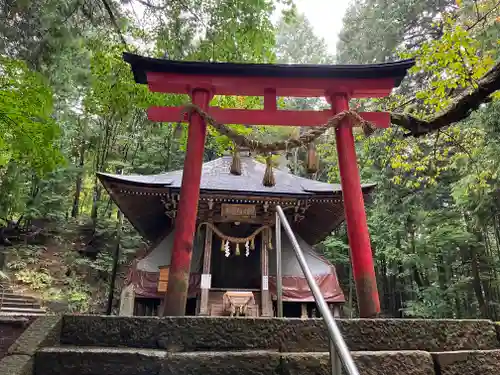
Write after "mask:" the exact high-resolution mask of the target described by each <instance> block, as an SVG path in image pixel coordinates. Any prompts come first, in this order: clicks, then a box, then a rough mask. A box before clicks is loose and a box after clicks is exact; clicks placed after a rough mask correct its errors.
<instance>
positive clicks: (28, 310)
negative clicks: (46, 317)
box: [0, 306, 46, 315]
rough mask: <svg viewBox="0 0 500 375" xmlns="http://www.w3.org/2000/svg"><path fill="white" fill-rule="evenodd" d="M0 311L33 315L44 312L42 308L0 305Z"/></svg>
mask: <svg viewBox="0 0 500 375" xmlns="http://www.w3.org/2000/svg"><path fill="white" fill-rule="evenodd" d="M0 312H1V313H2V314H4V313H10V314H17V315H34V314H39V315H42V314H46V311H45V310H43V309H37V308H30V307H3V306H2V307H1V308H0Z"/></svg>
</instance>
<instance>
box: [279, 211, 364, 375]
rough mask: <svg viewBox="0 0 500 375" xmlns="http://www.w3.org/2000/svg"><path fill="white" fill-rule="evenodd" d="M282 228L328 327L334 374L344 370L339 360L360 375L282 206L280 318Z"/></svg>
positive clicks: (280, 313) (280, 283) (280, 216)
mask: <svg viewBox="0 0 500 375" xmlns="http://www.w3.org/2000/svg"><path fill="white" fill-rule="evenodd" d="M281 226H283V228H285V232H286V234H287V235H288V238H289V239H290V241H291V242H292V245H293V249H294V251H295V255H296V256H297V259H298V261H299V264H300V268H302V272H303V273H304V275H305V277H306V280H307V283H308V284H309V288H310V289H311V292H312V294H313V296H314V299H315V300H316V305H317V306H318V309H319V311H320V312H321V315H322V317H323V320H324V321H325V324H326V327H327V329H328V335H329V338H330V363H331V365H332V374H334V375H340V374H341V370H342V369H341V368H340V363H339V362H338V359H340V361H341V362H342V365H344V368H345V369H346V371H347V374H348V375H359V371H358V368H357V366H356V364H355V363H354V360H353V358H352V356H351V352H350V351H349V348H348V347H347V345H346V343H345V341H344V338H343V337H342V333H341V332H340V330H339V327H338V326H337V323H336V322H335V318H334V317H333V314H332V312H331V311H330V309H329V308H328V305H327V303H326V301H325V298H324V297H323V294H321V291H320V289H319V286H318V284H316V281H315V280H314V277H313V275H312V273H311V270H310V268H309V266H308V265H307V261H306V258H305V256H304V252H303V251H302V249H301V248H300V245H299V243H298V242H297V238H296V237H295V235H294V234H293V231H292V228H291V227H290V224H289V223H288V219H287V218H286V216H285V213H284V212H283V209H282V208H281V206H276V260H277V270H276V286H277V288H276V289H277V293H276V294H277V303H278V306H277V311H278V317H282V316H283V299H282V293H283V290H282V278H281Z"/></svg>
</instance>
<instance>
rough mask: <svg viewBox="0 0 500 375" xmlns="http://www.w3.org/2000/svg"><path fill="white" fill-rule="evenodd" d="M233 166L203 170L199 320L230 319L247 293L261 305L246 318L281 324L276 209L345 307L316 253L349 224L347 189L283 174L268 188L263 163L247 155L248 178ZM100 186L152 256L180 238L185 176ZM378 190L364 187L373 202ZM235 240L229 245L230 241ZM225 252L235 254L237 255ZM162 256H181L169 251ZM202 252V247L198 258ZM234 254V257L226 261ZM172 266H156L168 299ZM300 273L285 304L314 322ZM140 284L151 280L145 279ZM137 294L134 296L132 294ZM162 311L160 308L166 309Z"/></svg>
mask: <svg viewBox="0 0 500 375" xmlns="http://www.w3.org/2000/svg"><path fill="white" fill-rule="evenodd" d="M230 164H231V157H222V158H220V159H216V160H214V161H211V162H208V163H205V164H204V165H203V168H202V177H201V186H202V190H201V193H200V198H199V202H198V211H197V218H196V227H197V234H196V236H197V237H200V235H201V236H203V238H201V239H200V238H199V239H198V240H199V242H200V244H201V254H199V256H198V255H195V256H194V258H196V259H198V258H199V259H200V266H199V268H197V267H194V268H192V269H191V278H190V280H191V282H192V285H190V291H191V292H190V294H189V296H188V297H189V299H191V300H192V299H196V312H195V313H196V314H197V315H227V314H228V309H227V306H225V302H224V301H225V298H226V297H229V298H237V297H239V295H238V293H239V294H241V293H243V294H244V296H246V297H249V299H251V300H253V301H254V302H253V303H252V304H251V306H248V310H247V311H245V312H244V314H243V315H245V316H249V315H250V316H273V314H274V312H273V296H275V291H273V288H275V286H276V282H275V277H274V275H275V262H273V261H274V260H275V255H272V254H274V252H273V250H274V249H273V248H272V244H273V241H274V239H275V230H274V224H275V222H274V221H275V206H276V205H278V204H279V205H280V206H282V207H283V208H284V210H285V212H286V214H287V216H288V217H289V221H290V223H291V225H292V227H293V228H294V230H295V232H296V233H297V235H298V236H299V237H300V238H301V240H303V241H304V242H305V243H304V245H303V246H304V249H305V250H306V251H308V256H311V257H312V258H311V259H313V260H314V261H315V262H320V263H321V264H322V267H323V268H322V270H319V271H318V272H317V275H316V274H315V277H316V276H317V277H318V280H319V282H320V283H321V289H322V291H323V292H324V296H325V298H326V299H327V301H328V303H329V304H330V305H331V306H332V308H333V307H335V306H339V305H341V304H342V303H343V302H344V300H345V299H344V295H343V293H342V289H341V288H340V285H339V282H338V279H337V276H336V272H335V269H334V266H333V265H331V264H330V263H329V262H328V261H326V260H324V259H320V257H319V256H318V255H317V254H315V253H314V252H313V250H312V248H311V247H310V246H309V245H308V244H315V243H318V242H319V241H321V240H323V239H324V238H325V237H326V236H327V235H329V234H330V233H331V232H332V230H334V229H335V228H336V227H338V225H339V224H340V223H342V221H343V220H344V211H343V204H342V192H341V189H340V185H336V184H327V183H322V182H319V181H313V180H309V179H305V178H301V177H298V176H293V175H291V174H289V173H287V172H285V171H281V170H275V171H274V173H275V177H276V185H275V186H274V187H272V188H266V187H264V186H262V184H261V179H262V175H263V174H264V171H265V168H266V166H265V165H264V164H261V163H258V162H257V161H255V159H253V158H252V157H250V156H249V155H243V156H242V157H241V164H242V174H241V175H233V174H231V173H230ZM99 178H100V180H101V182H102V183H103V185H104V186H105V188H106V190H107V191H108V192H109V193H110V195H111V196H112V197H113V199H114V201H115V202H116V203H117V204H118V206H119V207H120V209H121V210H122V212H123V213H124V214H125V216H126V217H127V218H128V219H129V221H130V222H131V223H132V225H134V226H135V228H136V229H137V230H138V231H139V232H140V233H141V234H142V235H143V236H144V237H145V238H146V239H148V240H150V241H151V243H152V244H153V246H152V249H155V246H157V244H158V243H160V242H161V241H162V240H163V239H164V238H165V236H169V235H172V233H174V232H175V229H174V227H175V223H176V217H177V215H178V208H179V202H180V187H181V181H182V171H173V172H167V173H164V174H160V175H152V176H151V175H150V176H126V175H125V176H124V175H109V174H99ZM252 184H253V185H252ZM373 188H374V185H373V184H371V185H364V186H363V191H364V192H365V194H369V193H370V192H371V190H372V189H373ZM252 189H253V190H252ZM238 190H239V191H238ZM157 228H161V230H158V229H157ZM253 233H257V235H256V236H255V238H253V239H252V240H250V239H248V240H247V241H243V242H240V244H239V245H238V248H237V247H236V246H237V244H236V242H235V241H237V240H239V239H241V238H245V237H248V236H252V234H253ZM221 236H222V237H221ZM227 238H228V239H229V241H225V240H226V239H227ZM226 242H229V243H226ZM169 246H170V245H169ZM225 246H229V249H228V248H226V247H225ZM285 247H286V244H285ZM160 250H161V251H168V250H171V251H173V249H168V248H167V247H165V248H163V249H160ZM288 250H290V252H289V253H287V252H286V249H285V251H284V253H283V254H282V258H283V259H284V263H287V264H289V265H290V264H291V263H293V262H296V259H295V255H294V254H293V252H292V250H291V247H290V248H289V249H288ZM153 251H155V250H153ZM197 251H198V248H197V246H195V249H194V252H195V253H196V252H197ZM226 251H229V253H228V254H226ZM236 252H238V253H237V254H236ZM270 257H272V259H270ZM152 258H154V256H153V257H152ZM291 258H293V259H291ZM315 258H318V259H315ZM169 260H170V259H168V257H166V258H165V259H163V260H162V261H160V264H158V260H156V262H157V264H156V265H155V266H157V267H158V268H159V278H158V281H157V291H158V292H159V293H165V292H168V288H169V285H168V284H169V280H168V275H169V273H170V263H168V262H169ZM194 262H195V260H193V263H194ZM167 263H168V264H167ZM271 264H273V265H271ZM292 268H293V267H292ZM295 268H296V269H297V270H298V274H294V273H293V272H294V271H293V270H292V271H291V272H290V273H288V274H286V275H284V280H285V288H286V287H287V285H288V287H289V288H291V289H294V288H295V289H296V290H295V291H293V293H291V294H290V295H289V296H288V299H285V300H287V301H288V302H287V303H288V304H289V305H290V306H291V308H292V309H295V310H294V311H297V308H295V307H294V306H299V307H302V312H301V316H304V315H306V316H307V315H308V314H309V315H311V311H310V310H311V307H312V306H313V305H314V303H313V302H312V295H311V294H310V291H309V289H308V286H307V285H306V281H305V279H304V278H303V275H302V272H301V270H300V269H299V267H298V264H296V267H295ZM325 270H326V271H325ZM198 271H199V277H197V276H198ZM139 278H140V279H142V278H144V276H141V277H138V278H137V279H139ZM226 279H227V280H226ZM242 281H243V282H242ZM137 282H138V283H140V281H137ZM130 283H133V280H130ZM287 283H288V284H287ZM290 285H292V286H291V287H290ZM127 286H128V285H127ZM133 289H134V288H131V289H130V291H131V293H133ZM142 289H143V286H141V285H139V286H138V287H136V293H137V296H138V298H142V297H144V295H147V296H148V297H150V300H151V298H153V299H155V298H157V294H156V291H154V292H153V293H151V291H149V292H148V293H146V294H144V295H141V293H140V290H142ZM127 290H129V289H127ZM285 296H287V294H286V290H285ZM154 304H155V306H158V303H156V302H155V303H154ZM306 306H308V307H309V313H306V312H305V311H306ZM155 311H156V310H155ZM292 316H293V315H292Z"/></svg>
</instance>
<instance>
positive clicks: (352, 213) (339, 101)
mask: <svg viewBox="0 0 500 375" xmlns="http://www.w3.org/2000/svg"><path fill="white" fill-rule="evenodd" d="M330 101H331V105H332V110H333V114H336V113H339V112H342V111H344V110H348V109H349V99H348V98H347V96H345V95H340V96H333V97H331V98H330ZM335 138H336V145H337V154H338V162H339V170H340V180H341V184H342V196H343V198H344V199H343V201H344V212H345V219H346V223H347V236H348V238H349V247H350V249H351V262H352V272H353V276H354V283H355V285H356V294H357V297H358V306H359V315H360V316H361V317H372V316H375V315H378V314H379V313H380V299H379V295H378V288H377V279H376V277H375V267H374V264H373V255H372V249H371V245H370V237H369V234H368V225H367V222H366V213H365V204H364V199H363V191H362V190H361V181H360V178H359V170H358V162H357V157H356V149H355V144H354V135H353V134H352V128H351V127H350V126H342V127H340V128H338V129H335Z"/></svg>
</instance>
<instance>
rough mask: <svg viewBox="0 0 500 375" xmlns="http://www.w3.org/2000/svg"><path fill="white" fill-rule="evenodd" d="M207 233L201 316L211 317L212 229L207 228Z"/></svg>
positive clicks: (202, 277) (202, 276)
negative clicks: (209, 304) (209, 303)
mask: <svg viewBox="0 0 500 375" xmlns="http://www.w3.org/2000/svg"><path fill="white" fill-rule="evenodd" d="M206 228H207V230H206V232H205V247H204V253H203V273H202V275H201V297H200V312H199V315H209V313H210V312H209V310H208V297H209V293H210V288H211V287H212V274H211V271H210V267H211V264H212V237H213V233H212V228H210V227H208V226H207V227H206Z"/></svg>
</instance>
